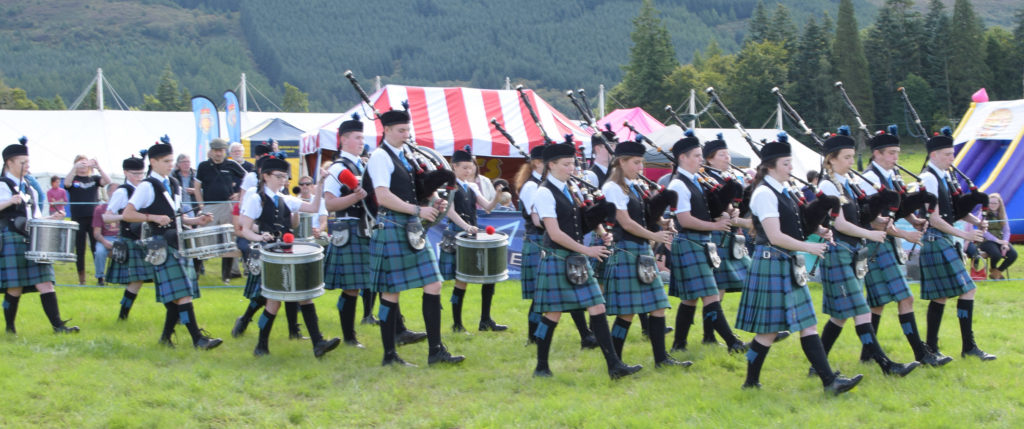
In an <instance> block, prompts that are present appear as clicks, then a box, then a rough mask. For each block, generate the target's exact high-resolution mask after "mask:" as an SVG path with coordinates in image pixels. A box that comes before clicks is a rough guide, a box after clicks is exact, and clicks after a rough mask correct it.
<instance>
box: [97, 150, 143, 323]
mask: <svg viewBox="0 0 1024 429" xmlns="http://www.w3.org/2000/svg"><path fill="white" fill-rule="evenodd" d="M121 167H122V168H123V169H124V177H125V182H124V183H123V184H121V186H118V187H117V190H115V191H114V193H113V194H112V195H111V196H110V202H109V203H107V212H106V213H104V214H103V221H104V222H118V225H119V229H120V232H119V233H118V235H119V237H118V239H117V242H115V243H114V249H113V251H112V252H111V257H110V264H109V266H108V268H107V281H108V282H110V283H113V284H122V285H125V288H124V297H123V298H121V312H120V313H119V314H118V315H117V318H118V320H127V319H128V314H129V312H131V310H132V305H133V304H134V303H135V299H136V298H138V295H139V290H140V289H142V283H143V282H152V281H153V266H152V265H150V264H148V263H146V260H145V258H146V251H145V250H144V249H143V248H142V246H140V245H139V242H138V240H139V239H140V238H141V237H139V229H138V228H137V227H138V226H139V224H132V223H129V222H126V221H125V220H124V217H123V216H122V215H123V213H124V209H125V207H127V206H128V200H129V199H131V197H132V195H133V194H134V193H135V189H136V188H138V186H139V184H140V183H142V179H143V178H145V177H146V163H145V161H143V159H142V158H136V157H135V156H132V157H131V158H128V159H125V160H124V162H122V163H121ZM133 225H134V226H135V228H133V227H132V226H133ZM118 249H120V250H118Z"/></svg>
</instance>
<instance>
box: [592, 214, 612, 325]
mask: <svg viewBox="0 0 1024 429" xmlns="http://www.w3.org/2000/svg"><path fill="white" fill-rule="evenodd" d="M604 245H605V244H604V240H602V239H601V237H600V236H598V235H597V234H596V233H590V244H588V245H587V246H604ZM605 247H607V246H605ZM608 250H611V248H609V249H608ZM587 259H589V260H590V266H591V267H593V268H594V272H595V273H598V274H601V273H603V272H604V264H605V262H606V261H607V259H605V260H604V261H601V260H598V259H597V258H587ZM597 280H598V283H601V282H603V281H604V279H602V278H598V279H597ZM609 314H611V313H609Z"/></svg>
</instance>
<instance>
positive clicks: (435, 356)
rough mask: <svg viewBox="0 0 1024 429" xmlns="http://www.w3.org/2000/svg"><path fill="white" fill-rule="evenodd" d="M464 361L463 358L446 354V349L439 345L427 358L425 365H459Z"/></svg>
mask: <svg viewBox="0 0 1024 429" xmlns="http://www.w3.org/2000/svg"><path fill="white" fill-rule="evenodd" d="M464 360H466V357H465V356H462V355H452V354H451V353H449V352H448V348H447V347H445V346H444V345H441V346H440V347H438V348H437V349H436V350H434V351H433V352H432V353H430V356H427V365H434V364H437V363H459V362H462V361H464Z"/></svg>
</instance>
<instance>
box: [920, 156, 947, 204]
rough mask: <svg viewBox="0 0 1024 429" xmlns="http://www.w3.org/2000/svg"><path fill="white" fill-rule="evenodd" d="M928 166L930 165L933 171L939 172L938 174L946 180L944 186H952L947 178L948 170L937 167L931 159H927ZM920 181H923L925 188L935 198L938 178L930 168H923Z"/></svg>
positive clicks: (937, 193)
mask: <svg viewBox="0 0 1024 429" xmlns="http://www.w3.org/2000/svg"><path fill="white" fill-rule="evenodd" d="M928 166H929V167H931V168H934V169H935V171H938V172H939V174H940V175H941V176H942V178H943V179H945V180H946V186H947V187H949V188H952V187H953V183H952V181H951V180H950V179H949V172H948V171H946V170H943V169H941V168H939V167H937V166H936V165H935V164H932V162H931V161H928ZM921 182H922V183H924V187H925V189H927V190H928V193H929V194H932V195H934V196H935V198H938V197H939V179H938V178H937V177H935V175H934V174H932V171H931V170H927V169H926V170H924V173H921Z"/></svg>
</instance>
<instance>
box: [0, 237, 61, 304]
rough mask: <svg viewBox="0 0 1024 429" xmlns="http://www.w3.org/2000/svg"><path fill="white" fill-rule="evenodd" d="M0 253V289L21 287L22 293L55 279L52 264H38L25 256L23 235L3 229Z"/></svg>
mask: <svg viewBox="0 0 1024 429" xmlns="http://www.w3.org/2000/svg"><path fill="white" fill-rule="evenodd" d="M2 234H3V251H2V253H0V289H9V288H15V287H21V288H24V289H22V293H25V292H36V288H35V285H37V284H40V283H46V282H51V283H52V282H54V281H55V280H56V277H55V275H54V274H53V265H52V264H38V263H36V262H34V261H30V260H28V259H26V258H25V252H27V251H28V243H27V242H26V239H25V236H23V235H21V234H18V233H16V232H14V231H6V230H5V231H3V233H2Z"/></svg>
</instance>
